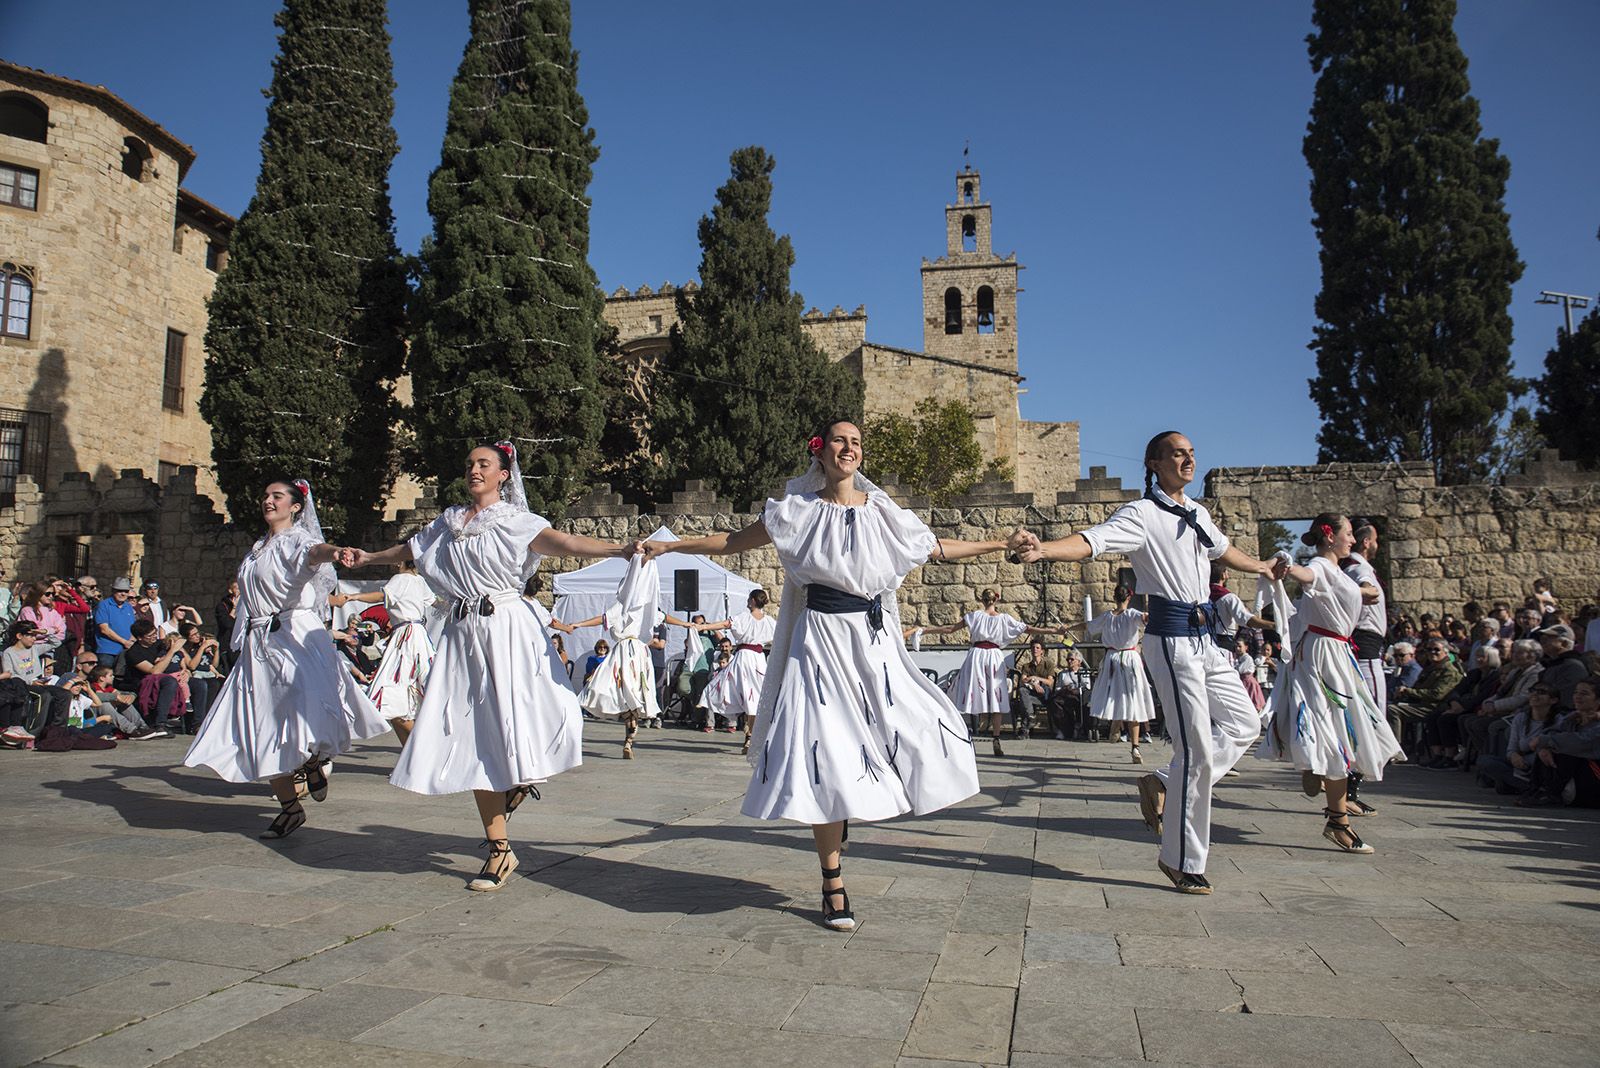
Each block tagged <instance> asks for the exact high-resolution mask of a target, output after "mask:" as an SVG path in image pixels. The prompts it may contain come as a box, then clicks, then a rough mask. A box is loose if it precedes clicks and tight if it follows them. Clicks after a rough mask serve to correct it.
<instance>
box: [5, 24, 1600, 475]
mask: <svg viewBox="0 0 1600 1068" xmlns="http://www.w3.org/2000/svg"><path fill="white" fill-rule="evenodd" d="M574 6H575V16H574V17H575V28H574V36H575V39H576V43H577V46H578V48H579V49H580V51H581V54H582V59H581V66H580V86H581V88H582V91H583V93H584V96H585V98H586V100H587V101H588V105H589V111H590V117H591V121H592V124H593V125H594V127H595V129H596V131H597V138H598V142H599V144H600V147H601V153H602V154H601V158H600V162H599V163H598V164H597V166H596V168H595V180H594V184H593V185H592V186H591V188H590V193H591V195H592V197H593V199H594V210H593V214H592V225H593V231H592V242H593V244H592V252H591V258H592V260H593V263H594V266H595V269H596V271H597V272H598V274H599V276H600V280H601V283H602V285H603V286H604V287H605V289H606V290H607V291H610V290H612V289H615V288H616V287H617V286H618V285H625V286H627V287H628V288H630V289H632V288H635V287H637V286H638V285H640V284H641V283H649V284H650V285H652V286H657V285H659V284H660V283H661V282H663V281H668V280H670V281H674V282H681V281H683V280H685V279H688V278H691V277H693V275H694V273H695V271H696V268H697V265H698V262H699V248H698V245H697V244H696V240H695V226H696V223H697V221H698V219H699V217H700V215H701V214H703V213H704V212H705V211H706V210H707V209H708V208H709V207H710V204H711V199H712V195H713V192H714V191H715V189H716V187H717V186H718V185H719V184H720V183H721V182H722V181H723V180H724V179H725V178H726V177H727V167H728V164H727V160H728V153H729V152H730V151H732V150H733V149H734V148H737V147H739V146H741V145H746V144H762V145H765V146H766V147H767V148H768V150H769V151H771V152H772V153H773V154H774V155H775V156H776V157H777V160H778V170H777V173H776V175H775V180H776V183H777V188H776V196H775V201H774V206H773V214H772V222H773V225H774V226H775V227H776V228H777V229H778V230H780V231H781V232H786V233H788V234H790V235H791V236H792V238H793V240H794V244H795V250H796V257H797V263H796V266H795V271H794V276H793V281H794V285H795V288H796V289H798V290H799V291H800V292H802V293H803V294H804V295H805V297H806V300H807V302H808V304H812V305H816V306H819V307H822V308H825V309H826V308H830V307H832V306H833V305H835V304H840V305H843V306H844V307H846V308H854V307H855V306H856V305H858V304H863V303H864V304H866V305H867V310H868V313H869V316H870V320H869V326H868V336H869V337H870V338H871V340H874V341H877V342H881V343H884V344H889V345H899V346H907V347H918V346H920V344H921V337H922V333H921V323H920V281H919V276H918V267H919V265H920V263H921V259H922V257H924V256H927V257H933V256H937V255H940V254H941V253H942V252H943V241H944V234H943V207H944V204H945V203H946V202H947V200H948V199H949V197H950V195H951V192H952V185H953V174H954V172H955V171H956V170H957V169H959V167H960V165H961V162H962V157H961V150H962V146H963V145H964V144H966V143H967V142H968V141H970V143H971V149H972V156H971V158H972V162H973V164H974V165H975V166H977V167H978V168H979V169H981V171H982V172H983V178H984V191H985V194H986V197H987V199H988V200H989V201H990V202H991V203H992V204H993V205H994V235H995V246H996V249H997V250H999V251H1012V250H1014V251H1015V252H1016V253H1017V255H1018V257H1019V258H1020V260H1021V262H1022V263H1023V264H1024V265H1025V266H1026V268H1027V269H1026V270H1025V271H1024V272H1023V275H1022V284H1023V286H1024V289H1025V292H1024V294H1023V296H1022V297H1021V305H1020V310H1019V316H1018V317H1019V332H1020V345H1021V361H1022V371H1023V374H1025V375H1026V376H1027V378H1028V381H1027V383H1026V388H1027V390H1028V392H1027V394H1026V395H1025V396H1024V397H1023V399H1022V410H1023V415H1024V417H1026V418H1031V419H1076V420H1079V421H1080V422H1081V423H1082V445H1083V462H1084V465H1085V466H1086V467H1087V466H1088V465H1091V464H1092V465H1101V464H1103V465H1105V466H1107V467H1109V468H1110V470H1111V473H1112V474H1114V475H1121V476H1122V477H1123V478H1124V480H1125V482H1126V483H1128V484H1130V485H1131V484H1133V483H1134V482H1135V481H1136V480H1137V478H1138V471H1139V467H1140V465H1139V463H1138V461H1137V459H1136V458H1135V457H1137V456H1138V454H1139V450H1140V448H1141V447H1142V445H1143V443H1144V441H1145V439H1146V438H1147V437H1148V436H1149V435H1150V434H1151V433H1153V432H1155V431H1156V430H1160V429H1164V428H1166V427H1169V426H1178V427H1182V428H1184V429H1186V430H1187V431H1188V432H1189V434H1190V436H1191V437H1193V438H1194V440H1195V443H1196V445H1197V448H1198V451H1199V454H1200V466H1201V469H1202V471H1203V470H1206V469H1209V468H1211V467H1214V466H1221V465H1246V464H1259V463H1269V464H1277V463H1306V462H1311V461H1313V460H1314V459H1315V458H1316V441H1315V437H1316V430H1317V425H1318V423H1317V415H1316V409H1315V408H1314V406H1313V405H1312V404H1311V402H1310V400H1309V398H1308V396H1307V390H1306V379H1307V378H1308V377H1309V376H1310V375H1311V374H1312V373H1313V371H1314V366H1313V359H1312V355H1311V353H1310V352H1309V351H1308V350H1307V349H1306V347H1305V346H1306V343H1307V341H1308V340H1309V339H1310V337H1311V328H1312V324H1313V317H1312V301H1313V299H1314V297H1315V294H1316V290H1317V286H1318V268H1317V244H1316V240H1315V237H1314V235H1313V233H1312V230H1311V224H1310V209H1309V206H1308V202H1307V182H1308V172H1307V170H1306V166H1305V162H1304V160H1303V159H1302V157H1301V155H1300V142H1301V138H1302V137H1303V135H1304V129H1305V122H1306V116H1307V110H1308V108H1309V105H1310V101H1311V92H1312V86H1313V76H1312V73H1311V70H1310V66H1309V64H1308V62H1307V60H1306V53H1305V45H1304V38H1305V35H1306V34H1307V33H1308V32H1310V29H1311V26H1310V10H1311V5H1310V3H1309V0H1305V2H1296V0H1217V2H1211V3H1205V4H1180V3H1175V2H1165V3H1158V2H1154V0H1148V2H1128V3H1118V4H1104V3H1096V4H1089V3H1083V2H1078V0H1070V2H1060V3H1057V2H1048V3H1047V2H1031V3H990V4H974V3H960V4H958V3H947V2H939V0H924V2H916V3H913V2H910V0H901V2H875V3H861V2H835V0H812V2H810V3H807V4H804V5H796V4H767V3H749V2H748V0H746V2H731V0H718V2H705V3H697V2H684V3H677V4H661V3H646V2H637V0H604V2H583V0H580V2H579V3H577V4H575V5H574ZM276 7H277V5H276V4H275V3H272V2H270V0H230V2H228V3H225V4H218V3H215V2H206V0H157V3H155V4H150V5H129V4H126V3H111V2H109V0H55V2H53V3H51V4H26V5H25V4H23V3H21V2H20V0H0V25H5V26H6V30H5V32H4V34H3V35H0V55H3V56H4V57H5V58H6V59H9V60H12V61H14V62H19V63H24V64H27V65H29V66H36V67H41V68H44V69H46V70H49V71H51V72H53V73H57V74H63V75H67V76H69V77H73V78H78V79H81V80H84V81H88V82H94V83H98V84H103V85H105V86H106V87H107V88H109V89H111V90H113V91H114V92H116V93H118V94H119V95H121V96H122V97H123V98H125V99H126V100H128V101H129V103H131V104H133V105H134V106H135V107H138V108H140V109H141V110H143V111H145V112H146V113H147V114H148V115H150V116H151V117H152V118H154V119H155V120H156V121H158V122H160V123H162V124H163V125H164V126H166V127H167V128H168V129H170V130H172V131H173V132H174V133H175V134H177V135H178V136H179V137H181V138H182V139H184V140H186V141H188V142H189V143H191V144H192V145H194V146H195V148H196V149H197V151H198V152H199V160H198V161H197V162H196V164H195V166H194V168H193V169H192V170H191V171H190V174H189V178H188V182H187V184H188V186H189V187H190V188H191V189H193V190H194V191H195V192H196V193H198V194H199V195H201V196H203V197H205V198H207V199H208V200H211V201H213V202H215V203H217V204H218V205H219V206H221V207H223V208H225V209H227V210H229V211H232V212H235V213H237V212H240V211H242V210H243V209H244V207H245V205H246V204H247V203H248V201H249V198H250V194H251V191H252V189H253V185H254V180H255V171H256V167H257V165H258V161H259V148H258V142H259V139H260V136H261V131H262V124H263V122H264V116H265V100H264V99H263V97H262V95H261V90H262V89H263V88H264V87H265V86H266V85H267V84H268V82H269V80H270V77H271V62H272V57H273V54H274V51H275V37H274V29H273V26H272V14H273V12H274V11H275V10H276ZM390 19H391V25H390V29H391V32H392V34H393V36H394V52H395V76H396V80H397V81H398V83H399V91H398V94H397V97H396V119H395V122H396V127H397V129H398V132H399V136H400V143H401V146H402V148H401V154H400V156H399V158H398V160H397V161H396V164H395V168H394V172H393V175H392V179H391V186H392V190H393V195H394V204H395V212H396V216H397V220H398V225H399V238H400V243H401V246H402V247H403V248H405V249H407V250H414V249H415V248H416V246H417V244H418V242H419V241H420V239H421V237H422V235H423V234H425V233H426V232H427V230H428V229H429V226H430V223H429V220H428V216H427V206H426V182H427V176H428V174H429V172H430V171H431V170H432V168H433V167H434V165H435V164H436V162H437V159H438V150H439V143H440V139H441V137H442V134H443V129H444V119H445V106H446V94H447V90H448V86H449V81H450V78H451V77H452V76H453V74H454V72H455V68H456V65H457V63H458V62H459V60H460V55H461V48H462V46H463V45H464V44H465V42H466V34H467V16H466V4H465V3H464V2H463V0H444V2H439V3H424V2H423V0H393V2H392V3H391V4H390ZM1456 30H1457V33H1458V35H1459V37H1460V39H1461V43H1462V46H1463V48H1464V49H1465V51H1466V53H1467V57H1468V59H1469V61H1470V63H1471V67H1470V77H1471V79H1472V87H1473V92H1474V94H1475V95H1476V96H1477V97H1478V99H1479V101H1480V103H1481V104H1482V109H1483V123H1484V128H1485V133H1486V134H1487V135H1488V136H1490V137H1498V138H1499V139H1500V140H1501V144H1502V150H1503V151H1504V152H1505V153H1506V154H1507V155H1508V156H1509V157H1510V159H1511V165H1512V173H1511V182H1510V187H1509V191H1508V196H1507V205H1508V207H1509V209H1510V211H1511V218H1512V233H1513V237H1514V239H1515V241H1516V243H1517V246H1518V249H1519V252H1520V254H1521V256H1522V258H1523V260H1524V261H1525V262H1526V263H1527V265H1528V266H1527V271H1526V273H1525V275H1524V280H1523V281H1522V282H1521V283H1520V284H1519V285H1518V287H1517V289H1516V294H1515V300H1514V302H1513V305H1512V315H1513V318H1514V321H1515V324H1516V340H1515V344H1514V354H1515V357H1516V363H1517V369H1518V371H1519V372H1520V373H1523V374H1537V373H1538V372H1539V370H1540V368H1541V366H1542V361H1543V357H1544V353H1545V351H1546V350H1547V349H1548V348H1549V346H1550V344H1551V343H1552V342H1553V340H1554V331H1555V328H1556V326H1557V325H1558V324H1559V322H1560V313H1559V310H1558V309H1555V308H1551V307H1543V306H1539V305H1537V304H1535V303H1534V301H1535V299H1536V298H1537V296H1538V293H1539V291H1540V290H1542V289H1553V290H1563V291H1567V292H1574V293H1587V294H1589V295H1591V296H1592V295H1594V294H1595V292H1596V290H1597V288H1600V242H1597V241H1596V240H1595V232H1596V229H1597V227H1600V181H1597V180H1596V175H1600V139H1596V138H1594V137H1593V136H1592V132H1593V124H1594V120H1593V112H1594V108H1595V106H1596V102H1597V101H1600V65H1597V64H1596V63H1595V62H1594V59H1593V41H1594V40H1595V38H1596V35H1597V32H1600V7H1597V5H1595V4H1594V3H1593V2H1592V0H1463V2H1462V4H1461V11H1460V15H1459V16H1458V18H1457V22H1456Z"/></svg>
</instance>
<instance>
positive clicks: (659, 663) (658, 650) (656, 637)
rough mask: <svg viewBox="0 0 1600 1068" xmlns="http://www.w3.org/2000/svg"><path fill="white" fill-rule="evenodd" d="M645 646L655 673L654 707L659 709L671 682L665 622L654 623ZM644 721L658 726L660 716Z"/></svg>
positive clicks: (662, 706)
mask: <svg viewBox="0 0 1600 1068" xmlns="http://www.w3.org/2000/svg"><path fill="white" fill-rule="evenodd" d="M645 647H646V648H647V649H649V650H650V667H651V669H652V670H654V671H655V673H656V691H657V692H656V709H657V710H658V711H659V710H660V709H662V708H664V707H665V704H664V702H665V700H666V695H667V687H668V686H670V685H671V684H672V680H671V679H669V678H667V625H666V624H665V623H657V624H656V626H655V629H654V630H653V631H651V633H650V641H649V642H648V643H646V646H645ZM646 723H647V725H648V726H651V727H660V726H661V717H660V716H655V717H654V718H652V719H650V720H648V721H646Z"/></svg>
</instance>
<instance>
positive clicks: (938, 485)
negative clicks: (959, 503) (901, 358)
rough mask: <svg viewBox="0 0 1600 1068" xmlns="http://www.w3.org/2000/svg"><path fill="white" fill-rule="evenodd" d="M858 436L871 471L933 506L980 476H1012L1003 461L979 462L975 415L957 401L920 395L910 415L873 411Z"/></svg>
mask: <svg viewBox="0 0 1600 1068" xmlns="http://www.w3.org/2000/svg"><path fill="white" fill-rule="evenodd" d="M862 439H863V440H862V448H864V449H865V450H866V453H867V465H868V467H870V468H871V470H872V471H875V472H879V473H888V474H893V475H894V476H895V477H896V478H897V479H898V480H899V482H900V485H902V486H904V487H905V488H906V489H909V490H910V491H911V492H913V493H915V494H917V495H918V496H922V497H927V498H928V499H929V501H931V502H932V503H933V504H935V505H944V504H948V503H949V502H950V501H951V499H953V498H955V497H959V496H961V495H962V494H963V493H966V492H967V491H968V490H970V489H972V487H973V486H976V485H977V484H978V483H979V482H982V481H983V480H984V479H999V480H1001V481H1004V480H1008V479H1010V478H1011V465H1010V464H1009V463H1007V462H1006V461H1004V460H992V461H989V462H988V463H985V462H984V459H983V446H981V445H979V444H978V423H977V420H976V419H975V418H974V417H973V412H972V408H971V407H969V406H968V405H966V404H963V403H962V402H961V401H957V400H951V401H940V400H939V398H937V397H924V398H923V399H922V400H920V401H918V402H917V407H916V411H915V413H914V414H912V415H909V416H907V415H900V414H898V413H894V414H889V415H876V416H872V417H870V418H868V419H867V425H866V426H864V427H862Z"/></svg>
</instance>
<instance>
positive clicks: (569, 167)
mask: <svg viewBox="0 0 1600 1068" xmlns="http://www.w3.org/2000/svg"><path fill="white" fill-rule="evenodd" d="M470 8H471V15H472V32H471V37H470V39H469V40H468V42H467V48H466V53H465V55H463V57H462V59H461V67H460V69H459V70H458V71H457V73H456V78H455V82H454V84H453V85H452V86H451V88H450V111H449V117H448V120H447V123H446V126H445V136H444V150H443V154H442V157H441V160H440V163H439V167H438V169H437V170H435V171H434V172H433V177H432V179H431V180H430V182H429V186H428V210H429V211H430V212H431V213H432V215H433V236H432V238H431V239H430V240H428V241H427V242H426V243H425V244H424V247H423V249H422V254H421V280H420V285H419V288H418V293H417V316H418V318H419V320H420V323H419V329H418V332H417V335H416V338H415V340H414V342H413V346H412V350H411V372H412V382H413V425H414V427H415V430H416V434H417V448H418V455H419V457H420V470H419V471H418V473H419V474H420V475H422V476H424V477H428V478H432V479H435V480H437V482H438V485H439V488H440V491H441V499H442V500H444V501H446V502H449V501H458V500H462V499H464V496H463V495H464V489H463V485H462V481H461V471H462V467H463V457H464V456H465V454H466V452H467V451H468V450H469V449H470V448H471V447H472V446H473V445H474V444H476V443H479V442H482V441H493V440H497V439H499V438H503V437H510V438H513V439H515V440H516V442H517V448H518V453H519V454H520V458H521V461H522V471H523V476H524V478H525V480H526V483H527V491H528V502H529V504H530V505H531V506H532V507H534V508H536V509H539V510H541V511H545V512H549V513H551V514H559V513H560V512H561V511H562V509H563V508H564V507H565V505H566V504H567V502H569V501H571V500H572V499H574V498H575V497H577V496H579V495H580V494H581V493H582V492H583V491H584V489H585V488H586V482H587V471H588V467H589V465H590V464H592V463H593V462H594V459H595V446H596V443H597V442H598V441H599V437H600V430H601V410H602V398H601V395H600V381H599V377H598V374H597V366H596V345H597V341H598V340H599V339H601V338H602V337H603V329H604V328H603V323H602V319H601V312H602V309H603V307H604V298H603V297H602V296H601V293H600V287H599V283H598V281H597V280H596V278H595V274H594V270H593V268H591V267H590V266H589V259H588V257H589V199H588V188H589V178H590V173H591V167H592V165H593V163H594V161H595V159H596V158H598V156H599V151H598V150H597V149H596V148H595V145H594V131H593V130H591V129H589V127H588V121H589V116H588V111H587V109H586V108H585V106H584V102H583V97H582V96H581V95H580V94H579V93H578V54H577V52H575V51H574V50H573V47H572V13H571V9H570V6H569V4H568V3H566V2H565V0H472V3H471V5H470Z"/></svg>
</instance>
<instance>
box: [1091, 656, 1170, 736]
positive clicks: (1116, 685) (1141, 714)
mask: <svg viewBox="0 0 1600 1068" xmlns="http://www.w3.org/2000/svg"><path fill="white" fill-rule="evenodd" d="M1089 715H1091V716H1093V717H1094V718H1095V719H1103V720H1110V721H1113V722H1116V723H1149V722H1150V721H1152V720H1154V719H1155V718H1156V699H1155V695H1154V694H1153V693H1152V692H1151V690H1150V679H1149V678H1148V677H1146V675H1145V673H1144V657H1142V656H1140V655H1139V652H1138V650H1136V649H1114V650H1112V651H1111V652H1109V653H1107V654H1106V658H1105V660H1104V661H1103V662H1102V663H1101V664H1100V676H1099V677H1098V678H1096V679H1095V680H1094V692H1093V693H1092V694H1090V695H1089Z"/></svg>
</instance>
